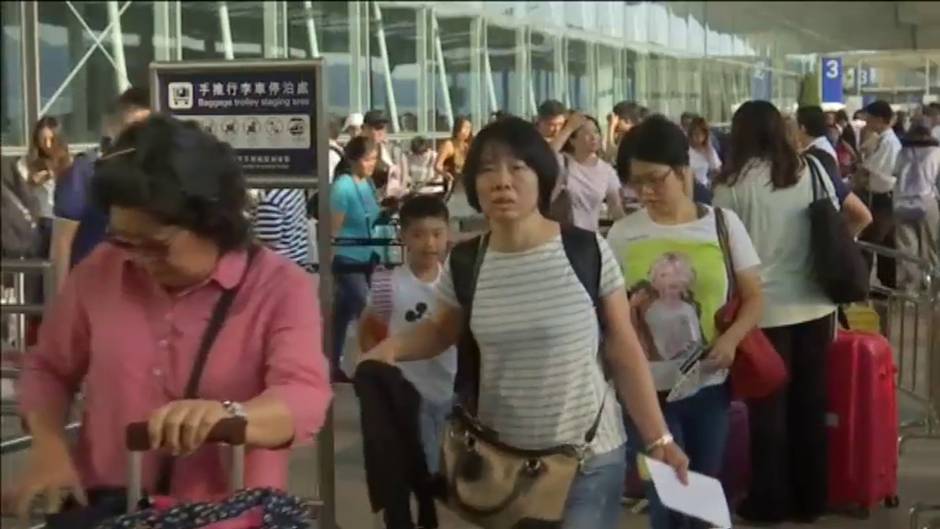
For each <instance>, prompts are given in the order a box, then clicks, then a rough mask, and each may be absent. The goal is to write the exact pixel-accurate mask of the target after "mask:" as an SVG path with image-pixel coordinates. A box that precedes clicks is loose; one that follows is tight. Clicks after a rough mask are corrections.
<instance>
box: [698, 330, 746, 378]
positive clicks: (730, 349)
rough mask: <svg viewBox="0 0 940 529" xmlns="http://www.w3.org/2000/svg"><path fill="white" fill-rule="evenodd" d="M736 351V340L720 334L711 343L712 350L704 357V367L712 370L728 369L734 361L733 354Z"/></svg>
mask: <svg viewBox="0 0 940 529" xmlns="http://www.w3.org/2000/svg"><path fill="white" fill-rule="evenodd" d="M737 351H738V342H737V341H735V340H733V339H731V338H729V337H728V335H727V334H722V335H721V336H719V337H718V339H717V340H715V343H714V344H712V350H711V352H710V353H709V354H708V357H707V358H705V364H704V365H705V367H707V368H708V369H711V370H713V371H720V370H722V369H728V368H730V367H731V364H733V363H734V356H735V355H736V354H737Z"/></svg>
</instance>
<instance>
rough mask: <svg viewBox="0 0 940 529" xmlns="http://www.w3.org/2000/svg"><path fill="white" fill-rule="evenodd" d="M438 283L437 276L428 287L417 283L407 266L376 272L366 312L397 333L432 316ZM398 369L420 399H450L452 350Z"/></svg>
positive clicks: (454, 363)
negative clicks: (372, 314) (369, 312)
mask: <svg viewBox="0 0 940 529" xmlns="http://www.w3.org/2000/svg"><path fill="white" fill-rule="evenodd" d="M438 281H440V274H438V278H437V279H436V280H435V281H433V282H431V283H426V282H424V281H421V280H420V279H418V278H417V277H415V275H414V273H413V272H412V271H411V268H410V267H409V266H408V265H407V264H406V265H403V266H399V267H396V268H395V269H393V270H379V271H377V272H375V273H374V274H373V275H372V290H371V291H370V293H369V308H370V310H371V311H372V312H373V313H374V314H376V315H377V316H378V317H379V318H380V319H381V320H382V321H384V322H386V323H387V324H388V325H389V332H390V333H391V334H395V333H398V332H400V331H402V330H405V329H407V328H409V327H413V326H414V325H417V324H418V323H419V322H421V321H422V320H423V319H424V318H427V317H428V316H429V315H431V314H432V313H433V312H434V310H435V309H436V306H437V294H436V290H437V283H438ZM398 368H399V369H401V372H402V374H403V375H404V376H405V378H406V379H407V380H408V381H409V382H411V383H412V385H414V387H415V389H417V390H418V393H419V394H421V397H422V398H423V399H425V400H428V401H431V402H434V403H437V404H441V403H446V402H449V401H450V400H451V398H452V397H453V395H454V376H455V375H456V374H457V349H456V348H455V347H451V348H449V349H447V350H446V351H444V352H443V353H442V354H440V355H438V356H436V357H434V358H431V359H428V360H416V361H411V362H399V363H398Z"/></svg>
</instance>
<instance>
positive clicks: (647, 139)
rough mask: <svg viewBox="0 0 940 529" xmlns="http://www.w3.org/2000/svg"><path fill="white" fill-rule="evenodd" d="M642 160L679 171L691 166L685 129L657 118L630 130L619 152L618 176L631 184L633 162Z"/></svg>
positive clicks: (655, 116) (657, 115) (653, 117)
mask: <svg viewBox="0 0 940 529" xmlns="http://www.w3.org/2000/svg"><path fill="white" fill-rule="evenodd" d="M631 160H640V161H644V162H650V163H658V164H662V165H668V166H669V167H672V168H675V169H678V168H681V167H688V166H689V140H688V138H687V137H686V135H685V133H684V132H682V127H680V126H679V125H677V124H675V123H673V122H672V121H670V120H669V119H667V118H666V116H663V115H661V114H655V115H653V116H650V117H649V118H648V119H646V120H644V121H643V122H642V123H640V124H639V125H637V126H636V127H633V128H632V129H630V132H628V133H627V134H626V135H624V137H623V139H621V140H620V146H619V147H618V148H617V175H618V176H619V177H620V181H621V182H623V183H628V182H629V181H630V162H631Z"/></svg>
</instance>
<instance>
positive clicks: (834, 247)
mask: <svg viewBox="0 0 940 529" xmlns="http://www.w3.org/2000/svg"><path fill="white" fill-rule="evenodd" d="M803 162H804V163H805V164H806V165H807V166H809V170H810V175H811V178H812V186H813V201H812V202H811V203H810V205H809V218H810V243H811V248H812V251H813V265H814V268H815V274H816V279H817V280H818V281H819V285H820V286H821V287H822V289H823V292H825V293H826V295H827V296H829V298H830V299H831V300H832V301H833V303H837V304H844V303H855V302H858V301H864V300H865V299H867V298H868V287H869V284H868V273H869V271H868V265H867V264H866V263H865V258H864V256H863V255H862V251H861V249H860V248H859V247H858V244H856V242H855V239H854V238H853V237H852V234H851V233H850V232H849V227H848V225H847V224H846V222H845V219H844V218H843V217H842V214H841V213H840V212H839V210H837V209H836V207H835V205H833V203H832V197H831V196H830V195H829V192H828V190H827V189H826V186H825V183H824V182H823V179H822V178H823V177H822V171H821V170H820V169H819V167H818V166H817V165H816V164H817V162H816V161H815V160H813V159H812V158H809V157H804V158H803Z"/></svg>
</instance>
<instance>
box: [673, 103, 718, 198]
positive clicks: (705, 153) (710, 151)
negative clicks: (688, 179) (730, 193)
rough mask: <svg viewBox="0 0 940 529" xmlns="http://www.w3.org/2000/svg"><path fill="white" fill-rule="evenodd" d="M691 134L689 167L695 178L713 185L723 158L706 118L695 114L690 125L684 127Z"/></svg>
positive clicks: (704, 183) (707, 184)
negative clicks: (714, 145)
mask: <svg viewBox="0 0 940 529" xmlns="http://www.w3.org/2000/svg"><path fill="white" fill-rule="evenodd" d="M682 130H683V131H685V132H686V133H688V135H689V167H690V168H691V169H692V174H693V175H694V176H695V180H696V181H697V182H698V183H700V184H702V185H703V186H705V187H709V188H710V187H711V185H712V179H713V178H714V177H715V175H717V174H718V172H719V171H721V160H720V159H719V158H718V152H717V151H716V150H715V148H714V147H713V146H712V141H711V129H710V128H709V127H708V122H707V121H705V118H702V117H699V116H694V117H693V118H692V120H691V121H690V122H689V125H688V127H683V129H682Z"/></svg>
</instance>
